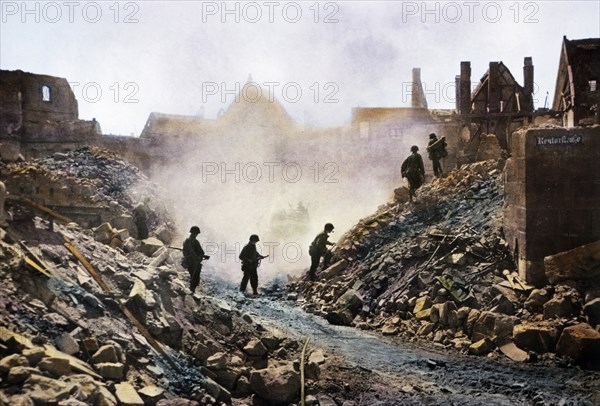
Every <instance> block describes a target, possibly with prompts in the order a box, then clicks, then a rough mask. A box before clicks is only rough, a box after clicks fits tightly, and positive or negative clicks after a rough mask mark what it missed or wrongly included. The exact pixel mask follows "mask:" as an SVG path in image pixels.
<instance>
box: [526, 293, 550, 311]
mask: <svg viewBox="0 0 600 406" xmlns="http://www.w3.org/2000/svg"><path fill="white" fill-rule="evenodd" d="M548 299H550V294H549V293H548V291H547V290H546V289H533V290H532V291H531V293H530V294H529V297H528V298H527V300H526V301H525V308H526V309H527V310H529V311H531V312H537V311H539V310H541V309H542V307H543V306H544V303H546V302H547V301H548Z"/></svg>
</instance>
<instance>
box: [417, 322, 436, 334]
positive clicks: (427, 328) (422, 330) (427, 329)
mask: <svg viewBox="0 0 600 406" xmlns="http://www.w3.org/2000/svg"><path fill="white" fill-rule="evenodd" d="M434 328H435V324H434V323H429V322H425V323H424V324H422V325H421V327H419V329H418V330H417V334H418V335H420V336H426V335H427V334H429V333H431V332H432V331H433V329H434Z"/></svg>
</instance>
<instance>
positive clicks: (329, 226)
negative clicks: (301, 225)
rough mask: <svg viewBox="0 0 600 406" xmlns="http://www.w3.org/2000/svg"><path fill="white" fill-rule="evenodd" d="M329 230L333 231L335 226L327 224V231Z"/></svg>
mask: <svg viewBox="0 0 600 406" xmlns="http://www.w3.org/2000/svg"><path fill="white" fill-rule="evenodd" d="M327 230H329V231H333V224H331V223H327V224H325V231H327Z"/></svg>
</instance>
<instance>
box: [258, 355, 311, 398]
mask: <svg viewBox="0 0 600 406" xmlns="http://www.w3.org/2000/svg"><path fill="white" fill-rule="evenodd" d="M250 386H251V387H252V389H253V390H254V392H256V393H257V394H258V395H259V396H260V397H261V398H263V399H265V400H267V401H269V402H273V403H286V404H287V403H290V402H291V401H292V400H293V399H294V398H296V397H297V396H298V395H299V391H300V376H299V374H298V373H297V372H296V371H295V370H294V367H293V366H292V364H291V363H287V364H285V365H281V366H278V367H269V368H266V369H260V370H254V371H252V372H251V373H250Z"/></svg>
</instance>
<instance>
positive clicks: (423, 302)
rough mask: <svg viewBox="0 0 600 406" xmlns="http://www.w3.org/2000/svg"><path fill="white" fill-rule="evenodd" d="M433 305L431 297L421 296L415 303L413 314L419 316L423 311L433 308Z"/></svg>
mask: <svg viewBox="0 0 600 406" xmlns="http://www.w3.org/2000/svg"><path fill="white" fill-rule="evenodd" d="M431 304H432V303H431V298H430V297H429V296H421V297H420V298H418V299H417V301H416V302H415V307H414V309H413V313H415V314H417V313H418V312H420V311H422V310H425V309H429V308H430V307H431Z"/></svg>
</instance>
